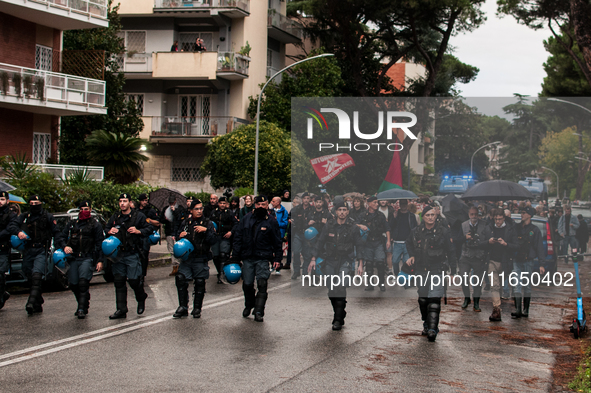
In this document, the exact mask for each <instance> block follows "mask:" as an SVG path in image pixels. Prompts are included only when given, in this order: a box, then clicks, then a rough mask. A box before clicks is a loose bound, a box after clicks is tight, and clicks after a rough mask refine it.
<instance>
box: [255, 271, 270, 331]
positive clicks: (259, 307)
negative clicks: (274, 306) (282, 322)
mask: <svg viewBox="0 0 591 393" xmlns="http://www.w3.org/2000/svg"><path fill="white" fill-rule="evenodd" d="M257 289H258V292H257V294H256V297H255V299H254V320H255V321H256V322H263V317H264V316H265V303H267V297H268V294H267V280H266V279H264V278H259V279H258V280H257Z"/></svg>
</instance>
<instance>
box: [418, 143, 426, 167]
mask: <svg viewBox="0 0 591 393" xmlns="http://www.w3.org/2000/svg"><path fill="white" fill-rule="evenodd" d="M417 161H418V162H419V164H424V163H425V146H423V145H419V157H418V158H417Z"/></svg>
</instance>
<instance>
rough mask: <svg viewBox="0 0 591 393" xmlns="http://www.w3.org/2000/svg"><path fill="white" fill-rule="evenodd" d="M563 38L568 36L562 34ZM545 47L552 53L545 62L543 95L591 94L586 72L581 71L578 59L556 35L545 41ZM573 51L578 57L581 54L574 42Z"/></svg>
mask: <svg viewBox="0 0 591 393" xmlns="http://www.w3.org/2000/svg"><path fill="white" fill-rule="evenodd" d="M562 39H563V40H565V39H567V37H564V34H563V35H562ZM544 48H546V51H548V52H549V53H550V56H549V57H548V60H547V61H546V62H545V63H544V71H546V75H547V76H546V77H545V78H544V83H542V93H541V94H540V95H541V96H543V97H586V96H591V85H589V83H588V82H587V79H585V74H584V73H583V71H581V68H580V67H579V66H578V64H577V63H576V61H574V60H573V58H572V57H571V55H570V54H569V53H568V51H567V50H566V49H564V47H563V46H562V45H561V44H560V43H559V42H558V40H557V39H556V38H554V37H549V38H548V39H547V40H546V41H544ZM572 50H573V52H574V53H575V55H576V56H577V57H580V56H581V51H580V50H579V47H578V45H577V44H576V43H574V45H573V48H572Z"/></svg>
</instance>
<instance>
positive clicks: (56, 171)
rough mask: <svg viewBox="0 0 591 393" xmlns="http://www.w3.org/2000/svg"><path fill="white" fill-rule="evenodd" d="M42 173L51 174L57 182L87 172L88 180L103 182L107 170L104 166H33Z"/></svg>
mask: <svg viewBox="0 0 591 393" xmlns="http://www.w3.org/2000/svg"><path fill="white" fill-rule="evenodd" d="M32 165H34V166H35V168H36V169H38V170H40V171H41V172H45V173H50V174H52V175H53V177H54V178H55V179H56V180H62V179H65V178H67V177H68V176H71V175H72V174H74V173H76V172H86V174H87V176H88V179H90V180H94V181H103V179H104V177H105V168H103V167H102V166H77V165H54V164H32Z"/></svg>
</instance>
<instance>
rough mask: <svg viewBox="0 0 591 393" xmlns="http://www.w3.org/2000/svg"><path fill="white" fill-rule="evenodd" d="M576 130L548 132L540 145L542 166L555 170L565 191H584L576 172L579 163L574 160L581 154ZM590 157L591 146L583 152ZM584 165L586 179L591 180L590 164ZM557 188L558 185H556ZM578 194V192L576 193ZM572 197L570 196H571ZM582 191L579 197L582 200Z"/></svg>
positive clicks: (584, 163) (553, 177)
mask: <svg viewBox="0 0 591 393" xmlns="http://www.w3.org/2000/svg"><path fill="white" fill-rule="evenodd" d="M575 132H576V128H572V127H568V128H566V129H564V130H562V131H560V132H548V135H546V137H545V138H544V139H542V143H541V145H540V150H539V157H540V161H541V163H542V165H544V166H547V167H548V168H550V169H552V170H554V171H555V172H556V173H557V174H558V177H559V178H560V187H561V188H562V189H563V190H570V189H574V190H576V189H578V188H580V189H581V190H582V188H583V184H580V186H579V184H578V183H579V182H578V177H579V176H578V172H577V171H575V170H574V167H576V166H577V165H578V164H579V162H575V161H578V160H574V159H573V157H574V156H576V155H578V154H579V140H578V138H577V136H576V135H574V133H575ZM583 152H584V153H585V154H587V155H589V153H591V146H586V148H585V150H584V151H583ZM583 165H587V171H586V172H585V173H586V175H585V176H586V177H587V180H590V179H589V174H588V169H589V168H588V167H589V163H587V162H583ZM555 180H556V178H555V176H552V182H553V183H555ZM555 186H556V184H555ZM575 194H576V192H575ZM569 195H570V194H569ZM580 197H581V195H580V190H579V197H576V196H575V198H576V199H580Z"/></svg>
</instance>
